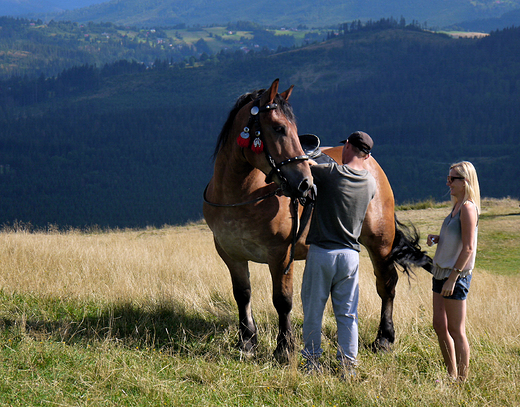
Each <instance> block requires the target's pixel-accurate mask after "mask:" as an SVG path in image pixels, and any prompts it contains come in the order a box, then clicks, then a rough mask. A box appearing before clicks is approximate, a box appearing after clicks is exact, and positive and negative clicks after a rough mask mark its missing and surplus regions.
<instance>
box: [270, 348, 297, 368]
mask: <svg viewBox="0 0 520 407" xmlns="http://www.w3.org/2000/svg"><path fill="white" fill-rule="evenodd" d="M291 353H292V352H291V351H290V350H289V349H287V348H282V349H278V348H276V350H275V351H274V353H273V356H274V358H275V359H276V361H277V362H278V363H280V364H281V365H286V364H288V363H289V360H290V358H291Z"/></svg>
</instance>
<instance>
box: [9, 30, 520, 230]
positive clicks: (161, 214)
mask: <svg viewBox="0 0 520 407" xmlns="http://www.w3.org/2000/svg"><path fill="white" fill-rule="evenodd" d="M519 66H520V28H514V29H508V30H503V31H499V32H493V33H492V34H491V35H489V36H487V37H485V38H480V39H477V38H471V39H453V38H450V37H448V36H446V35H440V34H434V33H430V32H426V31H423V30H420V29H419V28H418V27H417V26H413V25H411V26H406V25H404V24H400V23H399V22H395V21H388V20H381V21H379V22H377V23H371V24H366V25H363V24H349V25H346V26H344V27H343V30H342V31H341V35H335V36H334V38H331V39H329V40H327V41H326V42H323V43H316V44H313V45H309V46H305V47H302V48H290V49H287V50H278V51H276V52H275V51H269V50H267V49H264V50H261V51H259V52H249V53H244V52H239V53H236V52H224V51H223V52H219V53H218V54H217V55H215V56H214V57H213V58H212V59H204V60H201V59H199V60H197V61H195V63H193V64H186V63H185V62H183V63H175V64H171V63H170V62H169V61H163V63H160V62H159V61H158V63H157V64H154V66H153V68H149V69H145V68H144V67H143V65H141V64H138V63H136V62H125V61H121V62H118V63H114V64H107V65H106V66H103V67H94V66H92V65H88V64H86V65H83V66H78V67H75V68H70V69H67V70H65V71H63V72H62V73H61V74H59V75H57V76H56V77H51V78H48V77H44V76H40V77H39V78H37V79H30V78H23V77H14V78H11V79H9V80H4V81H1V82H0V188H1V190H2V200H1V202H2V205H1V210H0V223H6V222H9V223H12V222H14V221H15V220H19V221H22V222H31V223H32V224H34V225H39V226H45V225H46V224H48V223H53V224H57V225H59V226H65V225H72V226H80V227H81V226H88V225H93V224H97V225H100V226H119V227H127V226H132V227H133V226H145V225H157V226H160V225H162V224H175V223H184V222H186V221H188V220H197V219H199V218H200V217H201V206H202V191H203V189H204V187H205V185H206V183H207V182H208V181H209V179H210V177H211V173H212V160H211V154H212V151H213V148H214V145H215V141H216V137H217V135H218V133H219V131H220V128H221V126H222V125H223V123H224V121H225V118H226V116H227V113H228V111H229V110H230V109H231V107H232V105H233V103H234V101H235V100H236V98H237V97H238V96H239V95H240V94H242V93H244V92H247V91H250V90H252V89H254V88H265V87H267V86H269V85H270V83H271V82H272V81H273V79H275V78H278V77H279V78H280V79H281V88H284V89H285V88H287V87H289V85H291V84H295V85H296V87H295V90H294V92H293V95H292V96H291V103H292V105H293V107H294V109H295V113H296V115H297V118H298V129H299V131H300V133H315V134H318V135H319V136H320V137H321V138H322V145H336V144H337V143H338V141H339V140H341V139H342V138H344V137H345V136H346V135H347V134H349V133H350V132H352V131H354V130H365V131H367V132H368V133H369V134H371V135H372V136H373V138H374V140H375V143H376V144H375V148H374V156H375V157H376V159H377V160H378V161H379V162H380V163H381V164H382V166H383V168H384V169H385V171H386V172H387V174H388V176H389V179H390V182H391V184H392V186H393V188H394V192H395V195H396V199H397V201H398V202H405V201H414V200H422V199H426V198H429V197H433V198H434V199H437V200H445V199H449V195H448V193H447V187H446V186H445V179H446V175H447V168H448V166H449V164H451V163H452V162H455V161H458V160H461V159H468V160H470V161H472V162H473V163H474V164H475V166H476V168H477V171H478V172H479V176H480V180H481V189H482V194H483V196H488V197H504V196H513V197H519V196H520V184H519V183H518V182H517V181H516V180H518V179H519V177H520V165H519V164H518V163H519V162H520V145H519V144H520V143H519V142H518V135H519V134H520V117H519V115H518V112H519V111H520V69H518V67H519Z"/></svg>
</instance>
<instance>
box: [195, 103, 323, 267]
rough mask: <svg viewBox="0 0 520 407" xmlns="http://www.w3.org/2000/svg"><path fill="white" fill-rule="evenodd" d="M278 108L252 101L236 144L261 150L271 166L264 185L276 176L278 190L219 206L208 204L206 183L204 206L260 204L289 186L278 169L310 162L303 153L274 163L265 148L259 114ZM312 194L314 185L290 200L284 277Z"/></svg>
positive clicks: (311, 199)
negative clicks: (300, 207)
mask: <svg viewBox="0 0 520 407" xmlns="http://www.w3.org/2000/svg"><path fill="white" fill-rule="evenodd" d="M277 108H278V104H277V103H269V104H267V105H265V106H260V98H257V99H256V100H254V102H253V106H252V107H251V111H250V115H249V120H248V122H247V126H246V127H244V129H243V131H242V132H241V133H240V135H239V136H238V138H237V142H238V144H239V145H240V146H241V147H242V148H246V147H247V148H251V150H252V151H253V152H255V153H257V154H260V153H261V152H262V151H263V152H264V154H265V157H266V159H267V162H268V163H269V166H270V167H271V171H270V172H269V174H267V175H266V177H265V182H266V184H270V183H271V182H273V176H274V175H276V176H277V177H278V179H279V180H280V187H279V188H278V189H276V190H275V191H273V192H270V193H268V194H266V195H263V196H261V197H258V198H255V199H252V200H250V201H247V202H240V203H233V204H218V203H214V202H210V201H208V200H207V199H206V192H207V189H208V186H209V184H208V185H207V186H206V188H205V189H204V195H203V199H204V202H205V203H206V204H208V205H210V206H214V207H220V208H222V207H228V208H229V207H237V206H243V205H249V204H253V203H256V202H260V201H262V200H264V199H267V198H270V197H272V196H274V195H276V194H278V192H280V191H283V189H284V186H285V185H288V183H289V181H288V180H287V178H286V177H285V176H284V175H283V173H282V170H281V168H282V167H283V166H284V165H287V164H290V163H293V162H298V161H306V160H308V159H310V157H309V156H308V155H307V154H303V155H299V156H296V157H292V158H288V159H287V160H284V161H282V162H280V163H276V161H275V160H274V158H273V156H272V155H271V154H270V153H269V149H268V148H267V145H266V143H265V142H264V140H263V138H262V132H261V130H260V118H259V116H260V113H262V112H268V111H270V110H274V109H277ZM251 131H253V134H254V136H255V139H254V140H251V137H250V132H251ZM242 151H243V150H242ZM315 193H316V190H315V186H313V188H312V189H311V192H310V193H309V196H307V197H305V198H294V197H291V208H292V211H293V213H294V215H293V217H292V219H293V225H292V229H291V236H292V243H291V247H290V258H289V263H288V264H287V267H286V268H285V270H284V274H287V273H288V272H289V269H290V266H291V264H292V262H293V260H294V247H295V245H296V242H297V241H298V240H299V239H300V237H301V235H302V233H303V230H304V229H305V227H306V226H307V223H308V221H309V219H310V216H311V213H312V209H313V207H314V195H313V194H315ZM298 204H301V205H302V206H303V212H302V217H301V221H300V219H298ZM298 223H299V224H300V225H299V227H298Z"/></svg>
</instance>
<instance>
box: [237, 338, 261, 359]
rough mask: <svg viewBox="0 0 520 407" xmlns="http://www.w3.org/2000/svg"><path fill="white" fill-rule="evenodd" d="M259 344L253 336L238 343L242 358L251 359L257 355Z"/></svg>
mask: <svg viewBox="0 0 520 407" xmlns="http://www.w3.org/2000/svg"><path fill="white" fill-rule="evenodd" d="M256 348H257V344H256V343H255V340H254V339H253V338H251V339H250V340H248V341H240V342H239V343H238V350H239V351H240V358H241V359H242V358H244V359H251V358H252V357H254V356H255V353H256Z"/></svg>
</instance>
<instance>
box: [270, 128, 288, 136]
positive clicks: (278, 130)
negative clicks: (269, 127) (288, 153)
mask: <svg viewBox="0 0 520 407" xmlns="http://www.w3.org/2000/svg"><path fill="white" fill-rule="evenodd" d="M273 130H274V131H275V132H276V133H278V134H282V135H284V134H285V127H283V126H275V127H273Z"/></svg>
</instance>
